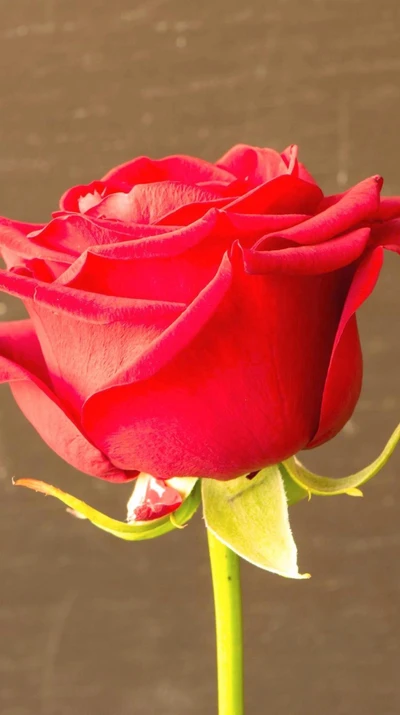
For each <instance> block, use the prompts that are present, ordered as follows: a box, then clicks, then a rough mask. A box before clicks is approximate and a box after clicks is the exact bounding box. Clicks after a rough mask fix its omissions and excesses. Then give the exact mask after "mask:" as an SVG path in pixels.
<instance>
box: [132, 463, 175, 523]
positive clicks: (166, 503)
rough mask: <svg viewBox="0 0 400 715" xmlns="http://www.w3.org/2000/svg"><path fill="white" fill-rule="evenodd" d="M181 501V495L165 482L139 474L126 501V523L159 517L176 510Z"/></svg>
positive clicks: (148, 475)
mask: <svg viewBox="0 0 400 715" xmlns="http://www.w3.org/2000/svg"><path fill="white" fill-rule="evenodd" d="M182 502H183V499H182V496H181V495H180V494H179V492H178V491H177V490H176V489H174V488H173V487H171V486H170V485H169V484H168V483H167V482H165V481H161V479H154V477H152V476H150V474H140V476H139V477H138V478H137V480H136V483H135V488H134V490H133V494H132V496H131V498H130V499H129V502H128V523H132V522H135V521H153V519H160V518H161V517H163V516H167V514H171V513H172V512H174V511H176V509H178V507H180V505H181V504H182Z"/></svg>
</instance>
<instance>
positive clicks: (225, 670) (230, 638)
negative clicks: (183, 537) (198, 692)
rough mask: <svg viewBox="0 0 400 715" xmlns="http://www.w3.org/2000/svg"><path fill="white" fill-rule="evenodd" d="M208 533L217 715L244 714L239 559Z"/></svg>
mask: <svg viewBox="0 0 400 715" xmlns="http://www.w3.org/2000/svg"><path fill="white" fill-rule="evenodd" d="M207 533H208V547H209V552H210V563H211V574H212V581H213V590H214V604H215V623H216V635H217V667H218V715H243V712H244V711H243V636H242V597H241V589H240V563H239V557H238V556H237V554H235V553H234V552H233V551H231V550H230V549H229V548H228V547H227V546H225V545H224V544H222V543H221V541H219V540H218V539H217V538H216V537H215V536H214V535H213V534H212V533H211V532H210V531H207Z"/></svg>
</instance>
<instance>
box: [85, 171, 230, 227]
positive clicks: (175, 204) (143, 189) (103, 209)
mask: <svg viewBox="0 0 400 715" xmlns="http://www.w3.org/2000/svg"><path fill="white" fill-rule="evenodd" d="M214 200H217V201H221V199H220V197H219V195H218V194H215V193H214V192H212V191H210V190H207V189H204V188H200V187H198V186H189V185H187V184H180V183H178V182H173V181H163V182H158V183H152V184H139V185H138V186H134V187H133V189H131V191H130V192H129V194H122V193H117V194H111V195H110V196H107V197H106V198H105V199H102V200H101V201H100V202H99V203H98V204H97V205H96V206H93V208H91V209H90V210H89V211H87V215H88V216H93V217H95V218H102V217H105V218H108V219H110V218H112V219H117V220H118V221H123V222H125V223H131V222H134V223H156V221H159V220H160V219H161V218H162V217H163V216H166V215H167V214H171V213H172V212H175V211H176V209H178V208H180V207H181V206H184V205H185V204H190V206H192V205H193V204H196V203H198V202H209V201H214Z"/></svg>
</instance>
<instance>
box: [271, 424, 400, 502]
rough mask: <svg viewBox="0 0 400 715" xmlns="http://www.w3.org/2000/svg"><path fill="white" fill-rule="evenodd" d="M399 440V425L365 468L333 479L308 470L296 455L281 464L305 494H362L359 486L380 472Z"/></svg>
mask: <svg viewBox="0 0 400 715" xmlns="http://www.w3.org/2000/svg"><path fill="white" fill-rule="evenodd" d="M399 441H400V425H398V426H397V427H396V429H395V431H394V432H393V434H392V436H391V438H390V439H389V441H388V443H387V444H386V446H385V448H384V449H383V450H382V452H381V453H380V455H379V457H377V459H375V461H374V462H372V463H371V464H370V465H369V466H368V467H365V469H361V471H360V472H356V473H355V474H351V475H350V476H348V477H338V478H336V479H335V478H331V477H321V476H319V475H318V474H313V472H309V471H308V469H306V468H305V467H304V466H303V464H301V462H299V460H298V459H297V458H296V457H292V458H291V459H287V460H286V461H284V462H283V463H282V466H283V468H284V469H285V470H286V472H287V474H288V475H289V477H290V478H291V479H292V480H293V482H294V483H295V484H297V485H298V487H300V489H302V490H304V491H305V495H307V494H308V495H309V496H311V494H317V495H318V496H336V495H338V494H348V495H349V496H362V492H361V490H360V487H361V486H362V485H363V484H365V483H366V482H368V481H369V479H372V477H374V476H375V475H376V474H378V472H380V470H381V469H382V467H384V465H385V464H386V462H387V461H388V459H389V457H390V455H391V454H392V453H393V451H394V449H395V447H396V445H397V444H398V442H399ZM300 498H301V497H300ZM296 501H298V499H296Z"/></svg>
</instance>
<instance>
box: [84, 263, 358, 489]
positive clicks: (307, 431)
mask: <svg viewBox="0 0 400 715" xmlns="http://www.w3.org/2000/svg"><path fill="white" fill-rule="evenodd" d="M233 262H234V272H233V275H232V274H231V270H232V269H231V268H230V264H229V263H228V262H227V260H226V259H225V261H224V262H223V264H222V267H221V272H220V273H219V275H218V276H217V277H216V279H214V281H213V282H212V284H210V287H209V288H208V289H206V290H204V291H203V293H202V294H201V295H200V296H199V297H198V299H197V300H196V301H194V303H193V304H192V306H190V308H189V309H188V310H187V311H186V313H184V314H183V315H182V317H181V318H180V319H179V320H178V321H176V322H175V324H174V325H172V326H171V328H169V329H168V330H167V331H166V333H165V334H164V335H163V336H161V337H160V338H159V340H158V341H157V342H156V343H154V344H153V345H152V346H150V347H149V349H148V351H147V353H146V354H142V355H141V357H140V358H139V359H138V360H136V361H135V362H134V363H132V365H131V368H130V369H129V370H126V371H125V372H124V373H123V374H122V373H121V374H120V375H119V376H118V383H119V385H118V386H111V385H110V386H109V387H108V388H107V389H105V390H103V391H101V392H100V393H97V394H96V395H93V396H92V397H91V398H89V400H88V401H87V402H86V404H85V406H84V409H83V421H84V424H85V428H86V430H87V431H88V433H89V434H90V435H91V437H92V439H93V440H94V441H95V442H96V444H99V445H101V448H102V449H103V450H104V451H105V452H106V453H107V454H108V455H109V456H110V458H111V460H112V461H113V463H115V464H117V465H119V466H120V467H124V468H131V467H132V466H133V465H135V468H137V469H140V470H141V471H144V472H147V473H151V474H153V475H155V476H156V477H159V478H168V477H171V476H173V475H177V476H184V475H190V476H202V477H215V478H219V479H229V478H233V477H235V476H237V475H239V474H243V473H246V472H251V471H254V470H257V469H259V468H261V467H263V466H265V465H267V464H272V463H275V462H277V461H280V460H282V459H285V458H286V457H288V456H289V455H292V454H294V453H295V452H296V451H298V450H299V449H301V448H302V447H303V446H304V445H305V444H307V443H308V442H309V440H310V438H311V435H312V434H313V433H314V432H315V429H316V425H317V423H318V418H319V408H320V400H321V393H322V389H323V384H324V380H325V376H326V371H327V368H328V363H329V358H330V355H331V349H332V344H333V340H334V335H335V333H336V330H337V326H338V323H339V319H340V314H341V312H342V306H343V301H344V297H345V295H346V293H347V290H348V272H347V269H345V270H344V272H343V271H336V272H332V273H330V274H327V275H326V276H324V278H323V279H321V276H290V277H286V276H282V275H279V276H277V275H274V274H268V275H260V276H248V275H246V274H245V273H244V271H243V267H242V264H241V261H240V256H239V255H238V254H235V255H234V257H233ZM211 291H212V292H211Z"/></svg>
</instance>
